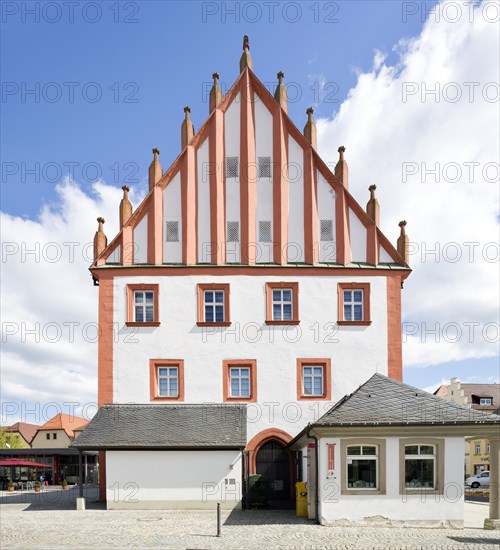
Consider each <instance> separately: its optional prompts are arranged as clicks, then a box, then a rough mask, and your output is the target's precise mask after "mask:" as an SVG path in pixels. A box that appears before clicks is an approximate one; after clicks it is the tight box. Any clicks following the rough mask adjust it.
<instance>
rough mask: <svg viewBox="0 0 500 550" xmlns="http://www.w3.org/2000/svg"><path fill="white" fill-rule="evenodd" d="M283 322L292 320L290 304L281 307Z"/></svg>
mask: <svg viewBox="0 0 500 550" xmlns="http://www.w3.org/2000/svg"><path fill="white" fill-rule="evenodd" d="M282 320H283V321H291V320H292V304H284V305H283V319H282Z"/></svg>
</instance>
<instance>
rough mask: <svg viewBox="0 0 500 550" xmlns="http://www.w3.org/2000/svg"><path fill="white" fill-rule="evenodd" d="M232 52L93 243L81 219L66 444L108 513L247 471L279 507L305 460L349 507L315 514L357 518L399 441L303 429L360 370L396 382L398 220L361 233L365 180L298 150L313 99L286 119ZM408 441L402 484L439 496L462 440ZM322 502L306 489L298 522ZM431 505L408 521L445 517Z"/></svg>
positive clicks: (231, 494)
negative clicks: (92, 388)
mask: <svg viewBox="0 0 500 550" xmlns="http://www.w3.org/2000/svg"><path fill="white" fill-rule="evenodd" d="M243 50H244V51H243V55H242V57H241V60H240V75H239V77H238V78H237V80H236V82H235V83H234V84H233V86H232V87H231V89H230V90H229V92H228V93H227V95H226V96H225V97H223V94H222V91H221V88H220V86H219V84H218V78H219V77H218V75H217V74H214V75H213V79H214V84H213V87H212V89H211V92H210V110H209V115H208V118H207V120H206V121H205V123H204V124H203V125H202V126H201V128H199V129H198V131H196V132H195V130H194V128H193V125H192V122H191V120H190V109H189V107H185V108H184V113H185V119H184V121H183V122H182V127H181V152H180V154H179V156H178V157H177V158H176V160H175V161H174V162H173V164H172V165H171V166H170V167H169V168H168V170H166V171H163V169H162V167H161V165H160V159H159V154H160V152H159V151H158V149H153V154H154V157H153V161H152V163H151V166H150V168H149V193H148V195H147V197H146V198H145V199H144V201H143V202H142V203H141V204H140V205H139V206H138V207H137V208H136V209H135V211H133V209H132V205H131V203H130V201H129V199H128V188H126V187H124V188H123V190H124V196H123V200H122V202H121V204H120V213H119V215H120V227H121V229H120V232H119V233H118V235H116V236H115V237H114V238H113V239H112V240H111V241H110V242H109V243H108V242H107V239H106V237H105V235H104V227H103V224H104V220H103V219H102V218H99V220H98V221H99V228H98V231H97V233H96V236H95V242H94V243H95V249H94V253H95V261H94V263H93V265H92V267H91V272H92V276H93V278H94V281H95V283H96V284H97V285H98V288H99V325H100V328H101V337H100V340H99V358H98V374H99V386H98V392H99V395H98V401H99V404H100V405H101V409H100V411H99V413H98V415H97V416H96V417H95V418H94V420H93V421H92V422H91V423H90V424H89V426H88V427H87V429H86V430H85V432H84V433H83V434H82V435H81V436H80V437H79V438H78V439H77V441H76V443H75V446H77V447H79V448H80V449H94V450H100V452H101V453H100V457H101V458H100V467H101V488H102V491H103V492H102V497H103V498H104V497H106V499H107V503H108V507H109V508H111V507H115V508H119V507H121V508H123V507H127V506H129V507H131V506H136V507H177V508H179V507H186V508H187V507H203V506H213V502H214V500H217V501H222V502H223V503H224V505H225V506H228V507H234V506H239V505H240V504H241V499H242V497H243V498H244V497H245V494H246V490H247V489H248V475H251V474H254V473H260V474H264V475H265V476H266V479H267V500H268V503H269V504H270V505H272V506H280V505H281V506H287V505H290V504H291V503H293V499H294V496H295V486H294V483H295V481H297V479H309V481H310V486H311V487H310V488H311V490H312V492H311V495H312V494H313V493H314V483H313V481H314V479H313V478H314V476H317V475H318V469H319V470H320V471H324V473H325V476H328V477H329V479H336V480H338V482H339V487H340V485H342V495H344V494H345V495H346V496H341V497H340V498H341V499H344V500H345V499H346V498H347V499H349V498H351V499H354V500H351V501H350V502H351V504H350V505H349V506H350V508H349V509H350V510H351V511H350V512H349V513H347V512H346V511H345V510H347V508H344V510H343V511H342V512H341V513H339V514H337V513H336V512H335V511H330V512H328V513H327V506H326V505H325V506H324V511H323V513H322V516H321V521H325V522H328V521H334V520H335V519H336V518H337V516H338V517H344V518H346V517H348V516H349V515H350V516H351V517H353V518H354V519H356V518H355V516H356V510H355V508H356V505H354V506H353V503H354V502H357V501H359V500H360V499H361V498H363V497H360V496H359V495H360V493H362V491H363V490H365V491H366V494H367V495H370V494H371V493H373V495H375V496H372V498H371V499H370V502H371V503H372V504H371V505H372V506H373V503H374V502H375V500H374V499H376V498H377V497H378V498H381V496H380V495H388V494H389V493H390V491H391V490H392V489H391V488H390V487H392V485H391V483H392V481H391V480H389V479H387V478H388V477H391V479H392V477H394V479H395V480H396V481H395V482H394V483H395V484H396V486H397V485H398V483H399V479H400V478H399V476H400V473H399V470H398V468H397V467H396V462H397V463H398V464H399V456H400V455H399V453H400V451H399V445H400V443H399V442H398V443H394V444H393V443H392V442H389V440H386V439H385V438H386V436H387V434H385V435H380V434H379V435H377V436H375V435H373V437H372V436H370V437H369V439H367V440H365V441H364V442H363V439H362V438H361V439H360V437H361V436H360V433H359V430H358V432H357V435H356V434H354V435H355V436H356V437H354V439H353V440H352V445H349V442H348V441H347V440H346V439H342V440H340V439H339V440H337V439H335V437H337V436H335V435H334V434H330V436H331V437H332V439H331V440H328V442H327V443H325V451H324V452H325V453H327V454H325V455H324V456H323V455H322V454H321V453H322V450H321V449H322V447H321V445H322V443H321V441H319V440H318V435H319V433H320V426H319V425H317V424H315V423H317V422H318V421H319V420H320V419H321V417H323V415H325V414H326V413H327V412H328V411H330V409H331V408H332V406H333V405H334V404H335V403H337V402H339V400H341V399H342V398H343V397H344V396H346V395H348V394H351V393H352V392H355V390H357V388H358V387H359V386H360V385H361V384H363V383H365V382H366V381H367V380H368V379H371V378H372V377H373V375H375V378H372V383H374V382H373V381H375V386H376V387H379V386H382V387H384V388H385V387H386V384H387V383H389V384H395V386H396V387H397V388H400V387H401V388H408V386H405V385H403V384H400V382H401V381H402V345H401V292H402V290H401V289H402V287H403V282H404V280H405V279H406V278H407V277H408V275H409V274H410V268H409V267H408V264H407V245H408V241H407V236H406V234H405V225H406V222H404V221H403V222H401V223H400V224H399V225H400V228H395V230H396V231H397V234H399V238H398V240H397V244H396V246H394V245H393V244H392V243H391V241H390V240H389V239H388V238H387V237H386V236H385V235H383V234H382V232H381V231H380V229H379V205H378V202H377V199H376V197H375V189H376V188H375V186H374V185H372V186H371V187H370V189H369V190H370V194H369V195H368V193H367V197H366V198H367V200H368V203H367V205H366V209H365V208H362V207H361V206H360V205H359V204H358V203H357V202H356V201H355V199H354V198H353V196H352V195H351V194H350V193H349V186H348V168H347V162H346V160H345V158H344V152H345V148H344V147H339V154H340V155H339V160H338V163H337V164H336V166H335V170H334V171H331V170H330V169H329V167H328V166H327V165H326V163H325V162H324V161H323V160H322V159H321V158H320V157H319V155H318V153H317V151H316V127H315V123H314V120H313V110H312V109H308V111H307V121H306V123H305V127H304V130H303V132H301V131H299V130H298V129H297V127H296V126H295V124H294V122H292V120H291V119H290V118H289V116H288V114H287V93H286V86H285V83H284V75H283V73H281V72H280V73H278V83H277V86H276V91H275V93H274V97H273V95H272V94H271V93H269V91H268V90H267V89H266V88H265V87H264V85H263V84H262V83H261V82H260V81H259V79H258V78H257V77H256V76H255V74H254V72H253V70H252V59H251V56H250V51H249V44H248V38H247V37H245V39H244V44H243ZM352 146H355V144H352ZM396 231H395V233H396ZM391 379H392V380H391ZM393 381H394V382H393ZM390 388H393V386H390ZM358 391H359V390H358ZM384 391H385V390H384ZM405 391H406V390H405ZM409 391H410V394H411V396H413V395H414V393H415V392H414V390H413V389H411V388H410V390H409ZM412 391H413V393H411V392H412ZM403 393H404V392H403ZM410 394H409V395H410ZM389 395H390V396H392V397H394V395H399V394H398V392H397V391H396V390H394V389H391V390H390V391H389ZM401 395H402V394H401ZM405 396H406V394H405V395H402V397H401V399H402V400H403V401H404V399H405V398H406V397H405ZM433 399H437V400H439V398H433ZM402 403H403V402H402ZM340 406H341V407H342V405H340ZM450 406H454V405H451V404H450ZM363 407H364V406H363ZM458 409H460V407H458ZM366 410H367V411H369V410H371V409H370V407H369V406H366ZM372 412H373V411H372ZM372 412H370V414H372ZM490 416H491V415H490ZM412 418H413V417H412ZM413 421H414V419H413ZM308 425H310V426H309V429H310V428H311V427H312V426H313V425H316V426H317V429H316V432H314V433H312V434H310V433H308V432H307V430H308V428H307V427H308ZM366 431H367V430H366V429H365V432H366ZM351 435H352V434H351ZM396 435H397V434H395V433H392V437H393V438H394V437H395V436H396ZM399 435H401V436H403V437H404V435H405V432H404V430H403V431H402V432H401V434H399ZM417 435H418V434H417ZM417 435H415V434H414V435H412V437H413V439H412V440H411V443H412V445H413V447H411V449H410V450H411V453H412V454H413V455H415V456H414V457H413V462H412V463H411V467H415V465H417V468H416V470H418V469H419V468H418V465H419V464H420V462H419V460H421V459H423V458H425V457H421V456H419V453H420V452H421V453H423V454H425V453H428V454H429V457H430V458H427V459H426V460H427V461H429V460H432V461H434V462H433V463H432V464H435V466H433V467H434V470H433V472H434V473H433V474H432V475H431V474H429V475H427V477H425V476H424V477H425V479H423V478H422V479H421V478H420V477H418V476H417V478H418V480H417V483H421V484H422V485H425V484H427V485H426V488H427V489H430V490H432V491H434V490H438V485H439V484H441V485H442V484H443V483H444V481H445V479H444V478H443V476H444V475H447V474H443V473H442V469H440V468H441V466H438V465H440V464H441V463H442V461H443V460H444V461H445V462H446V461H449V464H448V462H447V463H446V464H447V465H446V467H445V465H444V462H443V463H442V468H444V470H445V471H447V470H446V468H449V469H450V471H451V473H450V474H449V475H450V476H451V477H453V476H454V478H456V476H457V471H458V475H459V476H461V475H462V471H461V470H462V469H463V466H462V462H463V460H462V457H459V458H458V459H457V460H456V461H455V462H456V464H455V462H453V457H452V455H453V454H456V452H457V451H459V450H462V447H463V437H462V436H463V434H459V435H458V436H456V437H448V436H449V435H450V434H438V435H435V434H430V435H431V436H432V440H429V441H427V440H426V439H425V438H423V439H422V437H421V435H422V434H420V435H418V437H420V439H415V438H416V437H417ZM366 436H368V433H365V434H364V436H363V437H366ZM379 436H380V437H381V439H377V437H379ZM439 438H442V439H439ZM448 439H449V440H450V441H451V443H450V441H448ZM445 440H446V441H445ZM398 441H399V440H398ZM426 441H427V445H425V443H426ZM318 445H320V452H319V453H318V455H319V456H314V455H315V449H316V448H318ZM328 445H329V446H328ZM332 445H333V446H332ZM396 445H397V457H398V458H397V460H396V459H393V458H391V457H390V456H389V454H390V453H392V452H394V453H395V454H394V456H396V450H395V449H396V447H395V446H396ZM446 445H448V450H447V451H446V450H445V447H446ZM460 445H462V447H460ZM406 448H407V449H408V448H409V447H408V446H407V447H406ZM404 449H405V447H403V451H402V452H403V455H402V456H403V459H402V460H403V468H404V464H405V450H404ZM446 452H447V453H449V454H450V457H449V458H448V457H446V456H445V458H444V459H443V455H444V454H445V453H446ZM406 454H408V453H406ZM344 455H345V456H344ZM361 455H366V456H362V459H360V456H361ZM322 461H324V466H323V465H322V464H323V462H322ZM386 464H387V465H389V464H391V465H393V466H391V472H389V471H388V472H387V473H386V472H385V471H384V468H386ZM343 465H345V466H343ZM347 465H348V466H349V467H347ZM353 465H354V466H353ZM427 465H428V464H427ZM344 469H345V472H344ZM402 475H403V484H404V483H408V481H407V480H408V475H409V474H408V475H406V478H405V476H404V474H402ZM332 476H333V477H332ZM344 477H345V479H344ZM321 479H323V478H321ZM405 480H406V481H405ZM412 483H415V482H414V481H412ZM407 487H408V485H407ZM410 487H411V488H415V487H418V485H415V484H413V485H410ZM396 489H397V487H396ZM396 489H394V490H396ZM104 491H106V494H105V493H104ZM350 491H351V493H350ZM340 494H341V492H340V489H339V495H340ZM325 498H326V497H325ZM417 498H419V497H417ZM322 499H323V497H321V496H320V495H318V494H315V496H313V497H310V515H311V517H318V514H319V511H318V506H320V507H321V504H320V501H322ZM391 499H392V496H391ZM410 499H411V497H410ZM393 500H394V499H393ZM397 500H398V499H397V498H396V501H397ZM462 505H463V502H462ZM462 507H463V506H462ZM332 510H333V509H332ZM413 512H414V509H411V510H409V515H410V516H411V515H412V514H413ZM377 513H382V512H381V511H380V510H378V511H377V510H373V513H372V514H371V515H376V514H377ZM394 513H395V517H396V519H397V516H398V514H400V510H398V509H397V506H396V507H394ZM325 514H326V515H325ZM363 514H364V515H365V516H366V515H369V514H367V513H365V510H363ZM432 514H434V515H433V516H432V518H424V517H422V518H421V519H433V518H434V516H437V517H438V519H442V520H449V519H451V520H454V519H457V520H460V517H461V516H460V513H459V512H456V510H453V511H452V513H451V515H452V516H453V517H451V518H450V517H448V516H447V514H446V513H441V512H439V513H438V512H436V511H435V510H434V511H433V512H432ZM419 517H421V516H417V519H418V518H419ZM325 518H326V519H325Z"/></svg>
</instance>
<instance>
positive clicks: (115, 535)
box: [0, 489, 500, 550]
mask: <svg viewBox="0 0 500 550" xmlns="http://www.w3.org/2000/svg"><path fill="white" fill-rule="evenodd" d="M76 492H77V490H76V489H73V490H71V491H65V492H62V491H60V490H57V489H56V490H50V491H47V492H46V493H45V494H42V495H35V494H29V493H25V494H24V495H10V494H8V495H5V493H3V494H2V495H4V496H1V495H0V522H1V541H0V547H1V548H2V550H6V549H14V548H15V549H19V548H23V549H24V548H26V549H28V548H36V549H39V550H51V549H56V548H57V549H71V550H79V549H87V548H96V549H112V548H113V549H121V548H137V549H159V548H162V549H167V548H172V549H188V550H194V549H199V550H202V549H211V548H214V549H217V548H226V549H231V550H233V549H234V550H240V549H241V550H243V549H245V550H246V549H249V550H250V549H261V548H262V549H280V550H281V549H283V550H286V549H304V550H306V549H307V550H312V549H316V548H318V549H319V548H334V549H337V548H338V549H343V548H346V549H348V550H355V549H384V550H386V549H393V548H394V549H407V548H411V549H435V550H445V549H452V548H453V549H455V548H470V549H475V548H485V549H488V550H493V549H496V548H498V546H499V544H500V538H499V535H500V533H499V532H498V531H485V530H483V529H481V528H480V526H481V525H482V520H483V518H484V517H486V515H487V511H488V507H487V506H484V505H480V504H466V505H465V506H466V517H467V518H468V519H467V522H466V525H467V526H468V527H467V528H466V529H414V528H407V529H400V528H367V527H321V526H318V525H314V524H313V523H312V522H310V521H309V520H304V519H299V518H296V517H295V515H294V513H293V512H292V511H286V512H285V511H270V512H264V511H258V512H257V511H248V512H241V511H239V512H232V513H230V512H223V513H222V520H223V524H222V536H221V537H220V538H217V537H216V536H215V534H216V515H215V512H206V511H205V512H192V511H190V512H182V511H165V510H150V511H110V510H108V511H106V510H103V509H102V508H100V505H95V504H94V505H92V504H90V507H91V509H88V510H85V511H83V512H77V511H76V510H75V509H74V507H75V504H74V497H75V496H76ZM56 495H58V496H57V498H56ZM89 496H90V495H89Z"/></svg>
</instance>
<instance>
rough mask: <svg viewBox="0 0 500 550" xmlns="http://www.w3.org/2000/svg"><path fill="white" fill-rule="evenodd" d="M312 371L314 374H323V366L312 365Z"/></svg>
mask: <svg viewBox="0 0 500 550" xmlns="http://www.w3.org/2000/svg"><path fill="white" fill-rule="evenodd" d="M313 371H314V374H316V375H322V374H323V367H314V368H313Z"/></svg>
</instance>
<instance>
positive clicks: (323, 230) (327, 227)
mask: <svg viewBox="0 0 500 550" xmlns="http://www.w3.org/2000/svg"><path fill="white" fill-rule="evenodd" d="M320 240H321V241H322V242H325V241H333V221H332V220H320Z"/></svg>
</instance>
